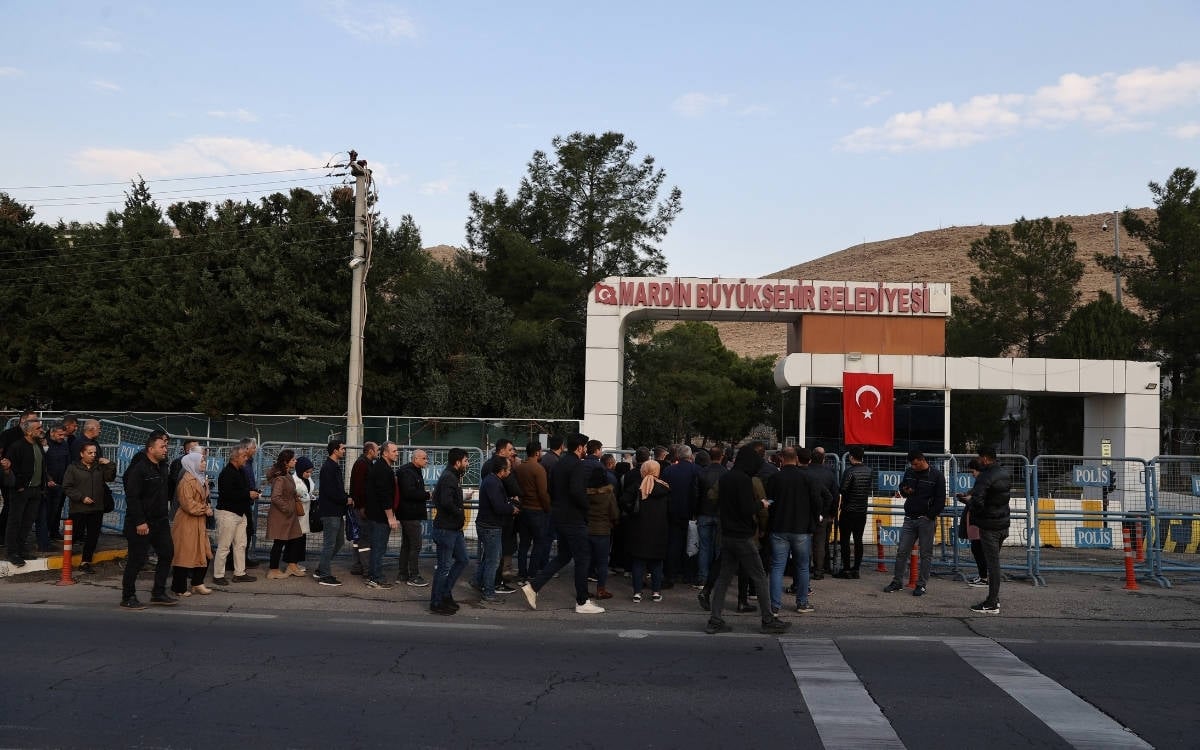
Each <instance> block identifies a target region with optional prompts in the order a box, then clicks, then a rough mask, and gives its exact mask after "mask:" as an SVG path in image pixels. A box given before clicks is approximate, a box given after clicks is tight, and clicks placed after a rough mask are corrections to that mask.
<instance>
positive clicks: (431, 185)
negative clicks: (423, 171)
mask: <svg viewBox="0 0 1200 750" xmlns="http://www.w3.org/2000/svg"><path fill="white" fill-rule="evenodd" d="M453 184H454V180H452V179H451V178H449V177H443V178H442V179H440V180H431V181H429V182H425V183H422V184H421V187H420V188H418V191H417V192H419V193H420V194H421V195H441V194H442V193H447V192H449V191H450V186H451V185H453Z"/></svg>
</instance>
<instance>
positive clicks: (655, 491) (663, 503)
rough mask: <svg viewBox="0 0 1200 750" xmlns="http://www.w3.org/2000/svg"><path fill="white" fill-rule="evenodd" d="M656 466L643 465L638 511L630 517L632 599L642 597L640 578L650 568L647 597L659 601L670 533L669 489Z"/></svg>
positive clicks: (629, 540) (638, 600)
mask: <svg viewBox="0 0 1200 750" xmlns="http://www.w3.org/2000/svg"><path fill="white" fill-rule="evenodd" d="M658 474H659V465H658V462H657V461H654V460H650V461H646V462H644V463H643V464H642V483H641V485H640V486H639V487H638V489H637V493H638V502H637V513H634V514H633V515H632V516H630V517H629V539H628V543H629V555H630V557H632V558H633V564H632V566H631V570H630V573H631V575H632V576H633V600H634V601H635V602H640V601H641V600H642V581H643V578H644V577H645V575H646V568H647V567H649V568H650V592H651V593H650V598H651V599H653V600H654V601H656V602H661V601H662V593H661V592H662V579H663V560H665V559H666V557H667V539H668V537H669V535H670V531H669V525H668V521H667V510H668V508H669V506H670V502H671V488H670V487H669V486H668V485H667V483H666V482H664V481H663V480H661V479H659V478H658Z"/></svg>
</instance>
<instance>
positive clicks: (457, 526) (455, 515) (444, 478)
mask: <svg viewBox="0 0 1200 750" xmlns="http://www.w3.org/2000/svg"><path fill="white" fill-rule="evenodd" d="M469 464H470V459H468V458H467V452H466V451H465V450H463V449H462V448H451V449H450V450H449V451H447V453H446V468H445V469H444V470H443V471H442V475H441V476H440V477H438V481H437V484H436V485H434V488H433V507H434V508H435V509H436V510H437V516H436V517H435V518H434V519H433V542H434V544H435V545H436V546H437V560H438V561H437V568H435V569H434V571H433V586H431V587H430V591H429V611H430V612H433V613H434V614H435V615H452V614H454V613H455V612H457V611H458V604H457V603H456V602H455V601H454V584H455V583H457V582H458V577H459V576H460V575H462V572H463V570H465V569H466V567H467V561H468V559H469V558H468V556H467V542H466V538H465V537H464V536H463V526H465V525H466V522H467V511H466V508H465V507H464V505H463V488H462V478H463V475H464V474H466V473H467V466H468V465H469Z"/></svg>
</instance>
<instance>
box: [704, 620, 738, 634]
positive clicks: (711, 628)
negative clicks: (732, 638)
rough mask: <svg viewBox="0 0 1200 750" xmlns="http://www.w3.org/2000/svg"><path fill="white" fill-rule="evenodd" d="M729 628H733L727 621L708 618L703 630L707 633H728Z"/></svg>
mask: <svg viewBox="0 0 1200 750" xmlns="http://www.w3.org/2000/svg"><path fill="white" fill-rule="evenodd" d="M731 630H733V628H731V627H729V623H727V622H725V621H724V620H718V621H714V620H709V621H708V625H707V626H705V628H704V632H705V633H708V634H709V635H716V634H717V633H728V632H729V631H731Z"/></svg>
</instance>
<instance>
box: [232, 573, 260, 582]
mask: <svg viewBox="0 0 1200 750" xmlns="http://www.w3.org/2000/svg"><path fill="white" fill-rule="evenodd" d="M257 580H258V579H257V578H255V577H254V576H249V575H246V576H234V577H233V582H234V583H250V582H251V581H257Z"/></svg>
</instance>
